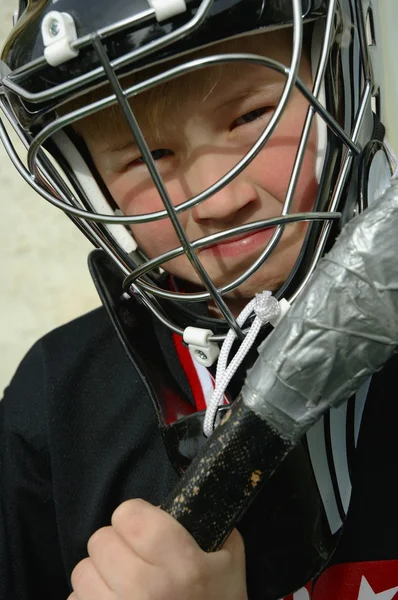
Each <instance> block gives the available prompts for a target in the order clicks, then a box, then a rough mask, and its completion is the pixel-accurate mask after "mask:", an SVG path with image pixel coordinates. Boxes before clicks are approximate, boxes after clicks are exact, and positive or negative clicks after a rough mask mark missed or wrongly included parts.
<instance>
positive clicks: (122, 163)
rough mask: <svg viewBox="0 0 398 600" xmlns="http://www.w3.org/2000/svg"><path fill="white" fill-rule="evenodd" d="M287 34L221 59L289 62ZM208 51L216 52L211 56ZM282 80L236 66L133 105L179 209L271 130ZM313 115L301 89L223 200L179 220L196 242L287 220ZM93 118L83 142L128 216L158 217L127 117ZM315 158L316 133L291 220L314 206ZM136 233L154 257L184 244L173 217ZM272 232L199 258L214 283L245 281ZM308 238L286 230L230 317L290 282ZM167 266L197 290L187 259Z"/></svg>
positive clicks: (173, 85)
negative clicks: (251, 55) (245, 56)
mask: <svg viewBox="0 0 398 600" xmlns="http://www.w3.org/2000/svg"><path fill="white" fill-rule="evenodd" d="M290 35H291V34H290V32H274V33H267V34H264V35H259V36H255V37H254V38H246V39H244V38H241V39H240V40H234V41H233V42H229V43H224V44H223V47H222V51H223V52H228V51H234V52H255V53H257V54H260V53H261V54H263V55H264V56H269V57H271V58H274V59H276V60H278V61H279V62H281V63H284V64H289V62H290V53H291V43H290ZM207 53H208V54H209V53H213V49H211V50H210V52H207ZM214 53H216V51H214ZM300 76H301V78H302V79H303V80H304V82H305V83H306V84H307V85H308V86H310V85H311V68H310V61H309V58H308V57H307V56H303V58H302V64H301V70H300ZM284 82H285V78H284V77H282V76H281V75H279V74H277V73H276V71H273V70H270V69H265V68H264V67H258V66H253V65H249V64H246V63H239V64H237V63H235V64H234V65H223V66H220V67H216V68H214V67H213V68H212V70H211V71H209V70H207V71H206V70H204V71H199V72H198V71H196V72H194V73H191V74H188V75H185V76H183V77H181V78H179V79H177V80H175V81H174V82H170V83H167V84H164V85H163V86H162V87H161V88H155V90H152V91H151V92H148V93H144V94H141V95H139V96H138V97H137V98H135V99H134V100H133V101H132V106H133V109H134V111H135V114H136V117H137V119H138V122H139V124H140V126H141V127H142V130H143V133H144V135H145V138H146V140H147V143H148V145H149V148H150V150H151V151H152V153H153V156H154V158H155V159H156V165H157V168H158V170H159V172H160V174H161V175H162V177H163V179H164V181H165V184H166V187H167V190H168V193H169V195H170V197H171V199H172V201H173V203H174V204H180V203H182V202H184V201H185V200H187V199H189V198H191V197H192V196H194V195H196V194H198V193H200V192H202V191H203V190H204V189H206V188H208V187H209V186H211V185H212V184H214V183H215V182H216V181H217V180H218V179H220V178H221V177H222V176H223V175H225V173H227V172H228V171H229V170H230V169H231V168H232V167H233V166H234V165H235V164H236V163H237V162H238V161H239V160H240V159H241V158H242V157H243V156H244V154H245V153H247V152H248V150H249V149H250V148H251V147H252V145H253V144H254V143H255V141H256V140H257V139H258V137H259V136H260V134H261V133H262V131H263V130H264V128H265V126H266V124H267V123H268V121H269V119H270V116H271V114H272V112H273V110H274V108H275V106H276V105H277V103H278V100H279V99H280V96H281V92H282V88H283V85H284ZM307 108H308V104H307V102H306V101H305V99H304V98H303V96H302V95H301V94H300V93H299V92H298V91H297V90H295V91H294V92H293V95H292V97H291V99H290V102H289V104H288V106H287V108H286V110H285V112H284V114H283V117H282V120H281V122H280V124H279V126H278V127H277V129H276V131H275V133H274V134H273V136H272V137H271V139H270V141H269V142H268V143H267V144H266V146H265V147H264V148H263V150H262V151H261V152H260V154H259V155H258V156H257V157H256V159H255V160H254V161H253V162H252V163H251V164H250V165H249V166H248V167H247V168H246V169H245V170H244V171H243V172H242V173H241V174H240V175H238V176H237V177H236V178H235V179H234V180H233V181H232V182H231V183H230V184H229V185H227V186H226V187H225V188H224V189H222V190H221V191H219V192H218V193H217V194H215V195H214V196H212V197H210V198H209V199H207V200H205V201H204V202H202V203H201V204H199V205H197V206H195V207H194V208H193V209H192V210H188V211H185V212H183V213H180V220H181V223H182V225H183V227H184V230H185V233H186V235H187V237H188V239H189V240H190V241H194V240H197V239H199V238H202V237H204V236H207V235H209V234H212V233H217V232H220V231H223V230H225V229H229V228H231V227H235V226H238V225H242V224H245V223H250V222H253V221H257V220H260V219H267V218H270V217H276V216H278V215H280V214H281V208H282V205H283V202H284V199H285V194H286V191H287V186H288V182H289V178H290V174H291V170H292V167H293V163H294V159H295V155H296V151H297V146H298V142H299V138H300V135H301V130H302V126H303V123H304V119H305V115H306V111H307ZM98 119H100V121H98ZM96 120H97V122H96V126H98V129H97V132H96V134H94V133H93V132H90V131H89V129H88V130H87V132H86V133H84V132H83V135H84V137H85V140H86V143H87V145H88V148H89V151H90V152H91V155H92V157H93V160H94V162H95V164H96V166H97V168H98V171H99V172H100V174H101V176H102V177H103V180H104V182H105V184H106V185H107V187H108V188H109V190H110V192H111V194H112V196H113V198H114V200H115V201H116V203H117V204H118V205H119V207H120V208H121V210H122V211H123V213H124V214H125V215H138V214H143V213H150V212H154V211H158V210H162V209H163V208H164V207H163V204H162V202H161V200H160V197H159V194H158V192H157V190H156V188H155V186H154V184H153V182H152V179H151V177H150V175H149V172H148V170H147V168H146V166H145V164H144V163H143V162H142V160H141V159H140V152H139V150H138V148H137V147H136V146H135V144H134V140H133V137H132V133H131V131H130V130H129V128H128V126H127V124H125V121H124V120H123V117H122V116H121V115H120V114H119V113H118V112H116V113H115V111H108V112H107V113H106V112H104V113H103V114H102V115H99V116H98V115H97V116H96ZM315 157H316V132H315V128H314V127H313V130H312V132H311V136H310V141H309V144H308V149H307V151H306V154H305V158H304V163H303V168H302V173H301V175H300V178H299V182H298V185H297V189H296V193H295V197H294V201H293V206H292V212H301V211H309V210H311V209H312V207H313V204H314V200H315V195H316V191H317V182H316V178H315ZM132 230H133V235H134V238H135V239H136V241H137V242H138V245H139V247H140V248H141V249H142V250H143V252H144V253H145V254H146V255H147V256H148V257H150V258H152V257H155V256H158V255H159V254H162V253H164V252H166V251H168V250H171V249H173V248H175V247H177V246H180V242H179V240H178V238H177V236H176V234H175V232H174V229H173V226H172V224H171V222H170V221H169V219H162V220H159V221H155V222H152V223H143V224H139V225H134V226H132ZM273 231H274V230H273V229H272V230H271V229H268V230H263V231H260V232H257V233H255V234H251V235H246V236H244V237H241V239H235V240H231V241H228V242H224V243H222V244H218V245H216V246H212V247H209V248H206V249H202V250H199V252H198V256H199V259H200V261H201V262H202V264H203V266H204V268H205V269H206V270H207V272H208V274H209V275H210V277H211V278H212V280H213V282H214V283H215V285H216V286H221V285H223V284H226V283H228V282H230V281H232V279H235V278H236V277H237V276H238V275H240V274H241V273H243V271H244V270H246V269H247V268H248V267H249V266H250V264H251V263H252V262H253V261H254V260H255V259H256V258H257V257H258V256H259V255H260V253H261V252H262V250H263V249H264V247H265V245H266V243H267V242H268V240H269V239H270V238H271V236H272V233H273ZM305 232H306V224H305V223H296V224H291V225H288V226H286V228H285V231H284V234H283V237H282V239H281V241H280V242H279V244H278V246H277V248H276V249H275V250H274V252H273V253H272V255H271V257H270V258H269V259H268V260H267V261H266V263H265V264H264V265H263V266H262V267H261V268H260V269H259V270H258V271H257V272H256V273H255V274H254V275H253V276H252V277H251V278H250V279H248V280H247V281H246V282H245V283H244V284H243V285H241V286H240V287H239V288H238V290H235V291H234V292H231V293H230V294H229V296H228V297H227V298H228V303H229V304H230V307H231V310H233V312H239V310H240V309H241V307H242V305H244V304H246V302H247V300H248V299H250V298H252V297H253V295H254V294H255V292H258V291H261V290H265V289H268V290H275V289H277V288H278V287H279V286H280V285H281V284H282V283H283V282H284V280H285V279H286V278H287V277H288V275H289V273H290V270H291V269H292V267H293V265H294V262H295V260H296V258H297V256H298V253H299V251H300V248H301V245H302V242H303V239H304V235H305ZM163 266H164V268H165V269H166V270H167V271H168V272H170V273H171V274H172V275H175V276H177V277H178V278H180V279H183V280H185V281H186V282H187V289H192V288H194V289H195V288H197V287H201V282H200V279H199V277H198V275H197V274H196V272H195V271H194V269H193V268H192V266H191V264H190V263H189V260H188V259H187V257H186V256H184V255H182V256H180V257H178V258H176V259H174V260H172V261H169V262H168V263H166V264H165V265H163ZM202 287H203V286H202Z"/></svg>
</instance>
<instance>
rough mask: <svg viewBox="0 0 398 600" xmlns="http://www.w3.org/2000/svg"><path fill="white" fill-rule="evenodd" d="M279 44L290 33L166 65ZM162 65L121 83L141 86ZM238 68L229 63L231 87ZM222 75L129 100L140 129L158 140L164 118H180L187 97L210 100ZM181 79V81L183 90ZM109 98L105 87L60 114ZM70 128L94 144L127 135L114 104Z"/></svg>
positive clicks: (209, 73)
mask: <svg viewBox="0 0 398 600" xmlns="http://www.w3.org/2000/svg"><path fill="white" fill-rule="evenodd" d="M242 40H244V50H242ZM281 44H288V45H289V46H290V45H291V30H288V29H282V30H276V31H272V32H267V33H262V34H261V33H260V34H256V35H251V36H245V37H244V38H234V39H231V40H227V41H223V42H220V43H218V44H215V45H213V46H209V47H208V48H204V49H200V50H199V51H197V52H192V53H190V54H188V55H187V56H184V57H182V58H181V57H180V58H178V59H175V60H170V61H167V63H165V64H166V66H167V68H171V67H173V66H175V65H178V64H180V63H181V62H182V61H185V60H194V59H196V58H200V57H203V56H210V55H214V54H222V53H234V52H245V53H250V54H261V55H266V50H267V49H269V48H270V46H271V45H275V46H276V47H280V46H281ZM165 64H160V65H155V66H153V67H150V68H147V69H144V70H142V71H138V72H136V73H134V74H132V75H128V76H126V77H124V78H123V79H122V80H121V81H122V83H123V85H124V86H125V87H127V86H130V85H133V84H134V83H138V82H141V81H143V80H145V79H148V78H150V77H152V76H154V75H157V74H158V73H159V72H161V71H162V70H164V69H165ZM240 68H242V67H241V64H240V63H230V64H229V65H228V78H230V79H231V83H232V82H233V80H234V79H235V78H236V76H237V74H238V72H239V69H240ZM222 73H225V65H214V66H211V67H207V68H203V69H199V70H195V71H191V72H189V73H186V74H184V75H183V76H180V77H176V78H174V79H172V80H170V81H168V82H165V83H161V84H158V85H157V86H155V87H153V88H152V89H150V90H148V91H146V92H143V93H142V94H139V95H138V96H136V97H133V98H131V99H130V103H131V106H132V107H133V109H134V111H135V112H136V114H137V118H138V121H139V123H140V126H141V127H143V128H144V129H145V128H146V129H148V128H150V130H151V135H152V137H153V138H154V139H156V138H158V137H159V136H160V131H159V127H160V126H162V129H163V127H164V124H165V123H167V117H168V116H169V115H170V114H179V113H180V111H181V110H183V108H184V104H185V103H186V101H187V99H188V98H190V97H193V96H194V97H195V99H196V100H197V101H198V102H203V101H204V100H205V99H207V98H208V97H209V96H211V94H212V93H213V92H214V90H215V89H216V87H217V85H218V83H219V82H220V79H221V75H222ZM181 77H183V78H184V81H183V88H182V83H181ZM224 82H225V80H224V81H223V83H224ZM182 90H183V91H182ZM110 94H111V88H110V85H109V84H107V85H106V86H102V87H101V88H97V89H96V90H93V91H91V92H89V93H87V94H85V95H84V96H80V97H79V98H76V99H74V100H72V101H70V102H68V104H66V105H65V106H64V107H62V109H61V111H60V112H61V113H62V114H65V113H67V112H69V111H71V110H75V109H77V108H80V107H81V106H83V105H87V104H91V103H92V102H95V101H97V100H99V99H101V98H103V97H106V96H107V95H110ZM143 97H144V98H145V101H144V102H143V101H142V98H143ZM73 127H74V129H75V130H76V131H77V133H79V134H80V135H81V136H82V137H89V138H91V139H93V140H94V141H95V140H96V139H99V138H102V139H103V137H104V136H111V137H114V136H118V135H120V134H122V133H125V132H126V127H125V124H124V119H122V118H121V109H120V107H119V105H118V104H116V103H115V104H114V105H112V106H111V107H109V108H106V109H102V110H101V111H99V112H96V113H94V114H93V115H90V116H89V117H85V118H83V119H81V120H79V121H76V122H75V123H74V125H73Z"/></svg>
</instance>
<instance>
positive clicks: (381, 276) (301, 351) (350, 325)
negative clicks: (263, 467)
mask: <svg viewBox="0 0 398 600" xmlns="http://www.w3.org/2000/svg"><path fill="white" fill-rule="evenodd" d="M397 346H398V181H397V180H393V181H392V182H391V185H390V187H389V188H388V189H387V191H386V192H385V193H384V194H383V196H382V197H381V198H380V199H379V200H377V201H376V202H374V204H373V205H372V206H371V207H370V208H368V209H367V210H366V211H365V212H364V213H362V214H361V215H359V216H358V217H356V218H355V219H353V220H352V221H351V222H350V223H348V225H347V226H346V227H345V228H344V230H343V231H342V233H341V235H340V236H339V238H338V240H337V241H336V243H335V245H334V247H333V248H332V250H331V251H330V252H329V254H328V255H327V256H326V257H324V258H323V259H322V260H321V261H320V263H319V265H318V267H317V269H316V271H315V272H314V274H313V276H312V278H311V280H310V281H309V283H308V286H307V287H306V288H305V290H304V291H303V292H302V294H301V295H300V296H299V298H298V299H297V301H296V302H295V303H294V305H293V306H292V308H291V309H290V311H289V312H288V313H287V314H286V316H285V317H284V318H283V319H282V321H281V322H280V324H279V325H278V327H277V328H276V329H275V331H274V332H273V333H272V334H271V335H270V336H269V337H268V338H267V339H266V340H265V341H264V342H263V344H262V345H261V346H260V347H259V354H260V356H259V358H258V360H257V361H256V363H255V364H254V366H253V368H252V369H251V370H250V371H249V372H248V375H247V379H246V382H245V384H244V387H243V389H242V397H243V402H244V404H245V405H246V406H247V407H248V408H250V409H251V410H253V411H254V413H255V414H257V415H258V416H260V417H261V418H263V419H265V420H266V421H267V422H268V423H269V424H271V425H272V426H274V427H275V428H276V429H277V430H278V431H279V432H280V434H281V436H283V437H285V438H286V439H288V440H291V441H292V442H294V441H295V440H298V439H299V438H301V437H302V435H303V434H304V433H305V432H306V431H307V430H308V429H309V428H310V427H311V425H312V424H313V423H314V422H315V421H316V420H317V419H318V418H319V417H320V415H321V414H323V413H324V412H325V411H326V410H327V409H328V408H330V407H332V406H337V405H338V404H340V403H341V402H343V401H345V400H347V398H349V397H350V396H351V395H352V394H353V393H354V392H356V390H358V389H359V387H360V386H361V385H362V383H364V381H365V380H366V379H367V378H368V377H369V375H371V374H372V373H374V372H375V371H378V370H379V369H381V368H382V366H383V365H384V364H385V363H386V362H387V361H388V359H389V358H390V357H391V356H392V355H393V354H394V353H395V352H396V351H397Z"/></svg>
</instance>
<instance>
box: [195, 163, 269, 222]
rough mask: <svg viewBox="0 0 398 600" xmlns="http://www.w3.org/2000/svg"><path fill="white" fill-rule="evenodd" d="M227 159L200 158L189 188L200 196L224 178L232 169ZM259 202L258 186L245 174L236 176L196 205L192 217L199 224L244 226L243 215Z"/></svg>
mask: <svg viewBox="0 0 398 600" xmlns="http://www.w3.org/2000/svg"><path fill="white" fill-rule="evenodd" d="M226 162H229V161H225V157H220V156H215V155H214V154H208V155H207V156H204V157H201V159H200V160H197V161H195V162H194V164H193V165H192V168H191V169H190V177H189V188H190V191H191V192H192V193H193V194H196V195H197V194H199V193H200V192H202V191H204V190H205V189H207V188H209V187H210V186H211V185H213V184H214V183H216V181H218V180H219V179H221V177H223V176H224V175H225V174H226V173H227V172H228V171H229V170H230V169H231V168H232V167H233V165H234V164H236V161H235V162H232V164H231V163H230V164H226ZM257 200H258V195H257V191H256V189H255V186H254V185H253V184H252V183H251V182H250V180H249V178H248V177H247V175H245V172H243V173H241V174H239V175H238V176H237V177H235V178H234V179H233V180H232V181H231V182H230V183H229V184H228V185H226V186H225V187H223V188H222V189H221V190H219V191H218V192H216V193H215V194H213V195H212V196H210V197H209V198H208V199H207V200H204V201H203V202H201V203H200V204H197V205H196V206H194V208H193V209H192V213H191V214H192V218H193V220H194V221H195V222H196V223H201V224H203V223H206V222H207V223H209V224H210V223H216V222H217V223H218V226H220V225H221V224H225V225H231V224H234V223H236V224H238V223H242V221H243V219H242V217H243V212H244V213H245V214H246V212H249V211H250V210H251V208H254V205H255V203H256V202H257Z"/></svg>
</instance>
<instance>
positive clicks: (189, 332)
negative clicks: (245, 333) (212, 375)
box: [183, 327, 220, 367]
mask: <svg viewBox="0 0 398 600" xmlns="http://www.w3.org/2000/svg"><path fill="white" fill-rule="evenodd" d="M212 335H213V332H212V331H211V329H200V328H199V327H187V328H186V329H185V331H184V336H183V340H184V342H185V343H186V344H187V345H188V348H189V351H190V353H191V356H192V358H193V359H194V360H196V362H197V363H199V364H200V365H203V366H204V367H211V365H213V364H214V363H215V362H216V360H217V358H218V355H219V354H220V349H219V347H218V345H217V344H216V343H215V342H209V338H210V337H211V336H212Z"/></svg>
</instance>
